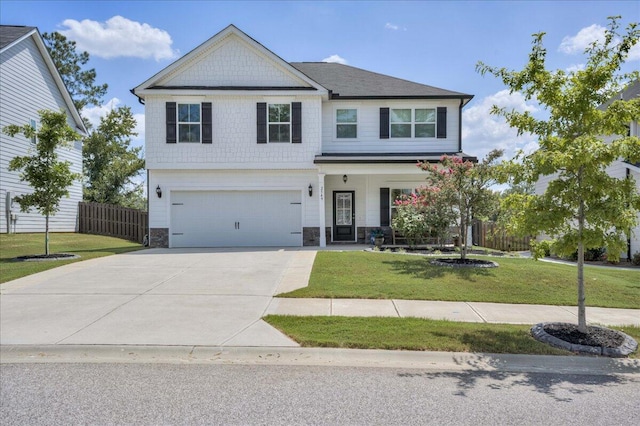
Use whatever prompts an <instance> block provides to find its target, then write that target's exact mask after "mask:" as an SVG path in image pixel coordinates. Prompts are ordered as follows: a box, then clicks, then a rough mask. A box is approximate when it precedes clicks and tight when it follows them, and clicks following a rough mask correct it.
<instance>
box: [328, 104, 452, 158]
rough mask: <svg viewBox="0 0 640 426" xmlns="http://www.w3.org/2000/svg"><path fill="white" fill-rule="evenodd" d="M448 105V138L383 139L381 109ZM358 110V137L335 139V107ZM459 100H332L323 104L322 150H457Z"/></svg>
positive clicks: (340, 151)
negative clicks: (381, 134)
mask: <svg viewBox="0 0 640 426" xmlns="http://www.w3.org/2000/svg"><path fill="white" fill-rule="evenodd" d="M438 107H446V108H447V137H446V138H442V139H440V138H436V137H434V138H426V139H414V138H411V139H394V138H389V139H381V138H380V108H433V109H436V108H438ZM344 108H346V109H353V108H355V109H357V110H358V137H357V138H356V139H338V138H336V117H335V116H336V109H344ZM459 109H460V101H459V100H451V99H442V100H397V101H392V100H360V101H350V100H344V101H329V102H324V103H323V105H322V152H323V153H332V154H333V153H336V154H340V153H402V152H433V153H443V152H447V153H453V152H458V151H459V149H458V135H459V121H460V120H459V115H458V114H459Z"/></svg>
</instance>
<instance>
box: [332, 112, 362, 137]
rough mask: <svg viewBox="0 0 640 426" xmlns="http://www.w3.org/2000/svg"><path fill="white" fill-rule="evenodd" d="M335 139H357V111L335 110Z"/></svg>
mask: <svg viewBox="0 0 640 426" xmlns="http://www.w3.org/2000/svg"><path fill="white" fill-rule="evenodd" d="M336 137H337V138H338V139H356V138H357V137H358V110H357V109H355V108H348V109H347V108H345V109H337V110H336Z"/></svg>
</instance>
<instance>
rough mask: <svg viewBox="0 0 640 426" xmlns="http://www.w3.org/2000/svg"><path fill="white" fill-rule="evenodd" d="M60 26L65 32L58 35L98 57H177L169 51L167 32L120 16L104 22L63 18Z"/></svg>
mask: <svg viewBox="0 0 640 426" xmlns="http://www.w3.org/2000/svg"><path fill="white" fill-rule="evenodd" d="M62 25H63V26H65V27H67V28H68V29H65V30H61V31H60V33H61V34H63V35H64V36H66V37H67V38H69V39H71V40H74V41H75V42H76V44H77V47H78V49H79V50H81V51H87V52H89V54H91V55H94V56H98V57H101V58H105V59H111V58H117V57H121V56H125V57H135V58H143V59H147V58H154V59H155V60H156V61H159V60H161V59H172V58H175V57H177V55H178V52H177V51H174V50H173V49H172V48H171V44H172V43H173V41H172V40H171V36H170V35H169V33H167V32H166V31H164V30H161V29H158V28H153V27H151V26H150V25H149V24H141V23H139V22H135V21H131V20H129V19H127V18H124V17H122V16H114V17H113V18H110V19H108V20H107V21H106V22H104V23H101V22H97V21H92V20H89V19H84V20H82V21H76V20H74V19H66V20H65V21H64V22H63V23H62Z"/></svg>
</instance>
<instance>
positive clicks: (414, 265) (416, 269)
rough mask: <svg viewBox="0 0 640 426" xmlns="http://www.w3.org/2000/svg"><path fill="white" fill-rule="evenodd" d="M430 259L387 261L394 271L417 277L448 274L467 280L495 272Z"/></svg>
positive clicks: (430, 277) (423, 277)
mask: <svg viewBox="0 0 640 426" xmlns="http://www.w3.org/2000/svg"><path fill="white" fill-rule="evenodd" d="M429 260H430V259H418V260H416V259H407V260H392V261H385V262H383V263H384V264H387V265H390V266H391V268H392V270H393V271H394V272H397V273H400V274H406V275H411V276H413V277H415V278H420V279H424V280H430V279H434V278H442V277H444V276H447V275H457V276H458V277H460V278H462V279H464V280H465V281H472V282H473V281H475V278H476V277H479V276H485V277H486V276H492V275H493V274H494V272H493V271H492V270H491V269H488V268H452V267H450V266H436V265H431V264H430V263H429Z"/></svg>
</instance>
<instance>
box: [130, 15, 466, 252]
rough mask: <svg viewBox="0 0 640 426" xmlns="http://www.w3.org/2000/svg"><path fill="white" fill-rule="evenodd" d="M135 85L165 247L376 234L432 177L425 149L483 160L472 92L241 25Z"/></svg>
mask: <svg viewBox="0 0 640 426" xmlns="http://www.w3.org/2000/svg"><path fill="white" fill-rule="evenodd" d="M132 93H134V94H135V95H136V96H138V97H139V99H140V101H141V102H143V103H144V104H145V123H146V124H145V129H146V130H145V132H146V146H145V155H146V165H147V168H148V186H149V194H150V195H149V222H150V224H149V228H150V229H149V231H150V244H151V246H156V247H224V246H303V245H305V246H306V245H309V246H325V245H326V244H330V243H344V242H352V243H355V242H359V243H364V242H368V241H369V235H370V232H371V230H372V229H375V228H379V227H383V228H385V229H386V230H387V232H388V231H389V225H390V220H391V216H392V214H393V208H394V207H393V200H394V198H395V197H397V196H398V195H399V194H401V193H403V192H404V193H406V192H410V191H411V190H412V189H414V188H417V187H418V186H420V185H423V184H424V183H425V174H424V172H422V171H420V169H419V168H418V167H416V163H417V162H418V161H419V160H420V161H432V162H437V161H438V160H439V159H440V157H441V155H442V154H445V153H446V154H451V155H458V156H461V157H465V158H471V159H473V160H475V158H473V157H468V156H465V155H464V154H463V153H462V140H461V115H462V108H463V107H464V106H465V105H466V104H467V103H468V102H469V101H470V100H471V98H472V95H467V94H464V93H458V92H452V91H449V90H443V89H439V88H436V87H431V86H426V85H423V84H418V83H413V82H410V81H406V80H401V79H398V78H394V77H389V76H386V75H382V74H377V73H373V72H369V71H365V70H362V69H358V68H354V67H350V66H346V65H341V64H336V63H306V62H305V63H288V62H286V61H284V60H283V59H281V58H280V57H278V56H277V55H275V54H274V53H273V52H271V51H269V50H268V49H267V48H265V47H264V46H262V45H261V44H260V43H258V42H257V41H255V40H253V39H252V38H250V37H249V36H247V35H246V34H245V33H243V32H242V31H240V30H239V29H237V28H236V27H234V26H233V25H230V26H229V27H227V28H226V29H224V30H223V31H221V32H220V33H218V34H217V35H215V36H214V37H212V38H211V39H209V40H208V41H206V42H205V43H203V44H202V45H200V46H198V47H197V48H196V49H194V50H193V51H191V52H190V53H188V54H186V55H185V56H183V57H182V58H180V59H179V60H177V61H176V62H174V63H173V64H171V65H169V66H168V67H167V68H165V69H163V70H162V71H160V72H159V73H158V74H156V75H155V76H153V77H151V78H150V79H149V80H147V81H145V82H144V83H142V84H140V85H139V86H137V87H136V88H135V89H132Z"/></svg>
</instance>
